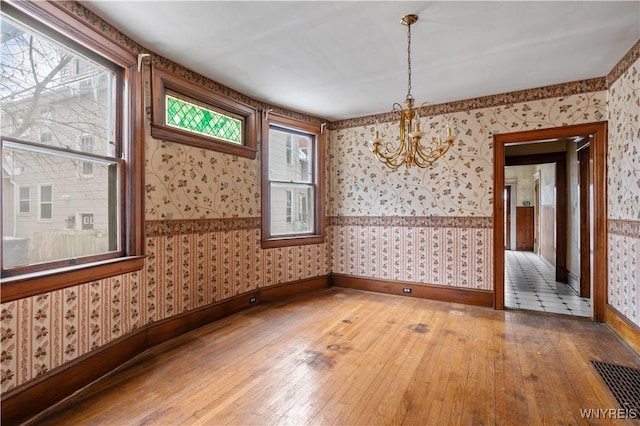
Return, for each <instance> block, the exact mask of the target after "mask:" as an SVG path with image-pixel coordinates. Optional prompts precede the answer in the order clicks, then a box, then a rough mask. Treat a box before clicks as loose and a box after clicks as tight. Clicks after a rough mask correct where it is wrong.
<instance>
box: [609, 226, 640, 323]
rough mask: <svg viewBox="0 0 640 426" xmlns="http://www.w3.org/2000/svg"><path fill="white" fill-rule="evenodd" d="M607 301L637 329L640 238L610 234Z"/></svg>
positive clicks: (639, 305) (639, 285)
mask: <svg viewBox="0 0 640 426" xmlns="http://www.w3.org/2000/svg"><path fill="white" fill-rule="evenodd" d="M608 269H609V285H608V287H607V293H608V294H607V296H608V299H609V300H608V302H609V304H610V305H611V306H613V307H614V308H616V310H617V311H619V312H620V313H621V314H622V315H624V316H625V317H627V318H628V319H629V320H630V321H631V322H633V323H634V324H636V325H637V326H639V327H640V236H636V237H635V238H633V237H626V236H623V235H617V234H609V268H608Z"/></svg>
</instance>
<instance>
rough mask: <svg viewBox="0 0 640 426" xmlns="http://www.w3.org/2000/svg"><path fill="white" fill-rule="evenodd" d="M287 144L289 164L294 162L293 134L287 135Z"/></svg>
mask: <svg viewBox="0 0 640 426" xmlns="http://www.w3.org/2000/svg"><path fill="white" fill-rule="evenodd" d="M286 143H287V145H286V151H285V152H286V157H287V164H293V162H292V157H293V156H292V150H293V147H292V146H291V135H287V142H286Z"/></svg>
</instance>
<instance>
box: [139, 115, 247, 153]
mask: <svg viewBox="0 0 640 426" xmlns="http://www.w3.org/2000/svg"><path fill="white" fill-rule="evenodd" d="M151 136H152V137H153V138H155V139H159V140H164V141H168V142H176V143H181V144H184V145H190V146H195V147H197V148H202V149H210V150H213V151H219V152H222V153H225V154H231V155H237V156H238V157H244V158H249V159H252V160H254V159H255V158H256V152H257V149H255V148H250V147H248V146H246V145H239V144H233V143H230V142H224V141H219V140H216V139H213V138H206V137H202V136H198V135H196V134H193V133H190V132H186V131H182V130H180V129H175V128H173V127H169V126H163V125H160V124H152V125H151Z"/></svg>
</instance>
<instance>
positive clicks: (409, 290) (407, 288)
mask: <svg viewBox="0 0 640 426" xmlns="http://www.w3.org/2000/svg"><path fill="white" fill-rule="evenodd" d="M402 292H403V293H411V289H410V288H409V287H404V288H403V289H402Z"/></svg>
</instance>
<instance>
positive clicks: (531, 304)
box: [504, 250, 591, 317]
mask: <svg viewBox="0 0 640 426" xmlns="http://www.w3.org/2000/svg"><path fill="white" fill-rule="evenodd" d="M504 259H505V275H504V301H505V306H506V307H507V308H511V309H527V310H531V311H543V312H553V313H556V314H565V315H575V316H581V317H591V300H590V299H588V298H584V297H580V296H579V295H578V294H576V292H575V291H574V290H573V289H572V288H571V287H570V286H569V285H568V284H565V283H561V282H558V281H556V280H555V271H554V270H553V268H552V267H551V266H550V265H549V264H547V263H546V262H545V261H543V260H542V259H540V258H539V257H538V255H537V254H535V253H533V252H530V251H511V250H506V251H505V257H504Z"/></svg>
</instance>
